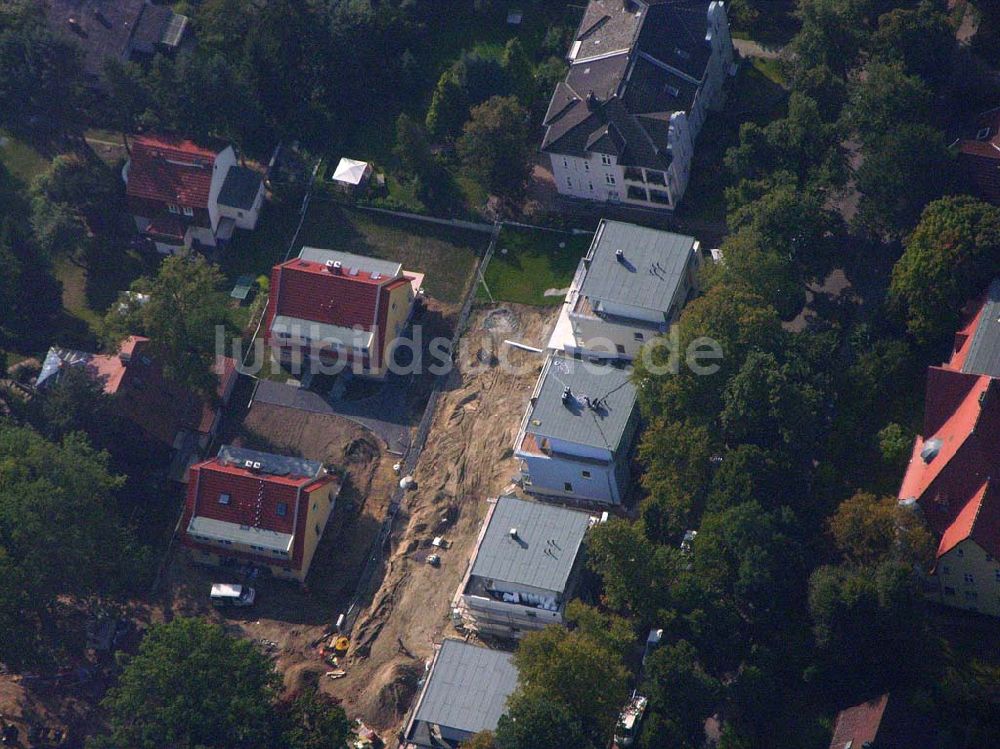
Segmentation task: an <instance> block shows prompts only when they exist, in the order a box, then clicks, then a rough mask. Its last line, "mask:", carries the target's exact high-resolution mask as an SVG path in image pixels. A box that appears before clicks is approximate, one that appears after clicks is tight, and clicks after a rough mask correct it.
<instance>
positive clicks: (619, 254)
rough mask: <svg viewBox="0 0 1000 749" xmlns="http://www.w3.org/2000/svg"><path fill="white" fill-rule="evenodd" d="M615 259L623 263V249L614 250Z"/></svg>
mask: <svg viewBox="0 0 1000 749" xmlns="http://www.w3.org/2000/svg"><path fill="white" fill-rule="evenodd" d="M615 260H617V261H618V262H619V263H621V264H622V265H624V264H625V250H615Z"/></svg>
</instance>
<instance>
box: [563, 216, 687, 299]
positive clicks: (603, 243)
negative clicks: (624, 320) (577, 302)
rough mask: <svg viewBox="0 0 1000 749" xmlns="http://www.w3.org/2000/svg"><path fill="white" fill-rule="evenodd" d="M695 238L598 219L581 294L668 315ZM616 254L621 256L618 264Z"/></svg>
mask: <svg viewBox="0 0 1000 749" xmlns="http://www.w3.org/2000/svg"><path fill="white" fill-rule="evenodd" d="M694 243H695V239H694V237H688V236H686V235H684V234H674V233H673V232H669V231H660V230H659V229H647V228H646V227H643V226H636V225H635V224H626V223H622V222H621V221H607V220H602V221H601V224H600V226H598V227H597V233H596V234H595V235H594V242H593V244H591V246H590V252H589V253H588V255H587V266H588V267H587V275H586V277H585V278H584V280H583V285H582V286H581V287H580V293H581V294H583V295H584V296H588V297H591V298H593V299H603V300H606V301H609V302H616V303H619V304H627V305H631V306H633V307H642V308H645V309H651V310H659V311H661V312H667V311H668V310H669V309H670V303H671V301H672V300H673V298H674V294H675V293H676V291H677V287H678V286H679V285H680V283H681V279H682V278H683V277H684V273H685V270H686V268H687V264H688V259H689V258H690V257H691V252H692V249H693V247H694ZM616 250H621V251H622V253H623V255H624V257H623V258H622V260H618V258H617V256H616V255H615V251H616Z"/></svg>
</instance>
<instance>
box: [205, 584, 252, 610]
mask: <svg viewBox="0 0 1000 749" xmlns="http://www.w3.org/2000/svg"><path fill="white" fill-rule="evenodd" d="M256 595H257V591H256V590H254V589H253V588H249V587H247V586H246V585H229V584H227V583H213V585H212V605H213V606H253V601H254V598H255V597H256Z"/></svg>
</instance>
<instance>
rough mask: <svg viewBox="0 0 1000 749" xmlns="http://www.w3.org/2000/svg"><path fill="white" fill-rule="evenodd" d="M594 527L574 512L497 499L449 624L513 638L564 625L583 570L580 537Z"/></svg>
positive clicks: (592, 520) (591, 521)
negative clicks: (567, 604) (565, 615)
mask: <svg viewBox="0 0 1000 749" xmlns="http://www.w3.org/2000/svg"><path fill="white" fill-rule="evenodd" d="M597 522H599V520H598V518H596V517H591V516H589V515H587V514H586V513H582V512H579V511H578V510H571V509H566V508H563V507H556V506H552V505H546V504H541V503H538V502H527V501H524V500H520V499H515V498H514V497H501V498H500V499H498V500H496V502H494V503H493V504H492V505H491V506H490V509H489V511H488V512H487V514H486V519H485V520H484V521H483V527H482V530H481V531H480V533H479V537H478V539H477V541H476V548H475V550H474V551H473V554H472V558H471V559H470V561H469V568H468V570H467V571H466V574H465V576H464V578H463V579H462V583H461V585H460V586H459V588H458V591H457V593H456V594H455V599H454V601H453V604H452V606H453V608H452V621H453V622H454V623H455V624H456V625H457V626H460V627H462V628H463V629H465V630H467V631H470V632H475V633H476V634H478V635H480V636H488V637H498V638H501V639H515V640H516V639H520V638H521V637H523V636H524V634H525V633H527V632H532V631H535V630H539V629H542V628H544V627H547V626H549V625H552V624H560V625H561V624H563V623H564V614H565V609H566V603H567V602H568V601H569V600H570V599H571V598H572V597H573V594H574V591H575V590H576V587H577V583H578V581H579V576H580V571H581V569H582V566H583V553H582V548H583V546H582V545H583V541H584V537H585V534H586V532H587V530H588V529H589V528H590V527H591V526H592V525H594V524H595V523H597Z"/></svg>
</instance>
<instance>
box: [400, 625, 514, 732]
mask: <svg viewBox="0 0 1000 749" xmlns="http://www.w3.org/2000/svg"><path fill="white" fill-rule="evenodd" d="M516 686H517V669H516V668H515V667H514V662H513V659H512V657H511V654H510V653H504V652H502V651H499V650H487V649H486V648H482V647H479V646H478V645H469V644H468V643H466V642H463V641H462V640H451V639H448V640H445V641H444V642H442V643H441V649H440V650H439V651H438V654H437V658H436V659H435V661H434V665H433V667H432V668H431V673H430V675H429V676H428V678H427V683H426V684H425V685H424V690H423V693H422V694H421V695H420V704H419V705H418V706H417V710H416V713H414V716H413V720H414V722H416V721H422V722H425V723H432V724H437V725H441V726H447V727H449V728H453V729H456V730H459V731H466V732H468V733H479V732H480V731H492V730H494V729H495V728H496V727H497V721H499V720H500V716H501V715H503V713H504V710H505V709H506V705H507V697H509V696H510V693H511V692H513V691H514V688H515V687H516Z"/></svg>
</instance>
